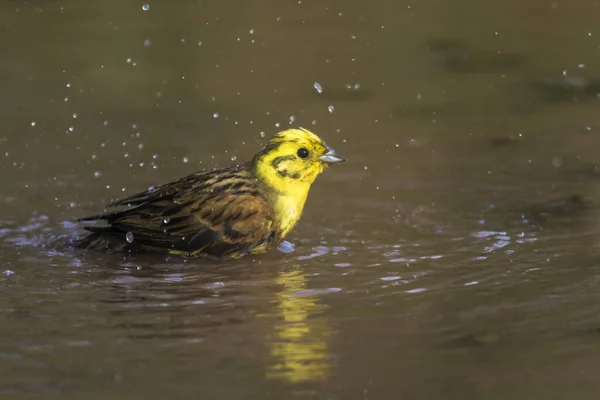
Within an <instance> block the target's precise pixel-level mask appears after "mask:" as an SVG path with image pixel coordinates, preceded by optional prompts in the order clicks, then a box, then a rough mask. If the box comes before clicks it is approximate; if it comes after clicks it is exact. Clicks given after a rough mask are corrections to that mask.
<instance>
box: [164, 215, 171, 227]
mask: <svg viewBox="0 0 600 400" xmlns="http://www.w3.org/2000/svg"><path fill="white" fill-rule="evenodd" d="M169 222H171V218H169V217H166V218H165V219H163V224H165V225H167V224H168V223H169Z"/></svg>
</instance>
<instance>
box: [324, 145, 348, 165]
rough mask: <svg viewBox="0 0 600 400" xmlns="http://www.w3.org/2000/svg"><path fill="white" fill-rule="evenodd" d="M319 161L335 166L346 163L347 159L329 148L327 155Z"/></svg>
mask: <svg viewBox="0 0 600 400" xmlns="http://www.w3.org/2000/svg"><path fill="white" fill-rule="evenodd" d="M319 160H321V161H323V162H324V163H327V164H335V163H339V162H344V161H346V159H345V158H344V157H343V156H342V155H341V154H339V153H336V151H335V150H333V149H332V148H330V147H327V149H326V151H325V153H324V154H323V155H322V156H321V157H319Z"/></svg>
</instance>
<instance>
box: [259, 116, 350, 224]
mask: <svg viewBox="0 0 600 400" xmlns="http://www.w3.org/2000/svg"><path fill="white" fill-rule="evenodd" d="M342 161H345V158H344V157H342V156H341V155H339V154H338V153H336V152H335V151H334V150H332V149H331V148H329V147H328V146H327V144H325V142H324V141H323V140H321V138H319V137H318V136H317V135H315V134H314V133H312V132H310V131H308V130H306V129H302V128H300V129H288V130H286V131H282V132H279V133H277V134H276V135H275V136H273V137H272V138H271V140H269V143H267V145H266V146H265V148H264V149H262V150H261V151H260V152H259V153H258V154H257V155H256V156H254V158H253V159H252V162H251V164H252V168H253V171H254V173H255V174H256V177H257V179H258V180H259V181H260V182H261V183H263V184H264V185H266V187H267V188H268V189H269V192H270V193H271V198H272V200H273V202H274V208H275V214H276V216H277V217H278V219H279V220H280V221H281V230H282V232H283V235H285V234H286V233H287V232H288V231H289V230H290V229H291V228H292V227H293V226H294V224H295V223H296V222H297V221H298V219H299V218H300V214H301V213H302V208H303V207H304V203H305V202H306V196H307V195H308V190H309V189H310V185H311V184H312V183H313V182H314V180H315V178H316V177H317V175H319V174H320V173H321V172H322V171H323V169H324V168H325V167H327V165H328V164H333V163H338V162H342Z"/></svg>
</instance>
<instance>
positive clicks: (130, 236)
mask: <svg viewBox="0 0 600 400" xmlns="http://www.w3.org/2000/svg"><path fill="white" fill-rule="evenodd" d="M125 240H127V243H133V233H131V232H127V233H126V234H125Z"/></svg>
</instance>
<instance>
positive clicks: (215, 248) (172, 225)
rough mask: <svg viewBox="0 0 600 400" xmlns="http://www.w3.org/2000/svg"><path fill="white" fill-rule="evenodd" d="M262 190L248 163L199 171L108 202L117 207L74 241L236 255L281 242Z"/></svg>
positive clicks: (94, 246)
mask: <svg viewBox="0 0 600 400" xmlns="http://www.w3.org/2000/svg"><path fill="white" fill-rule="evenodd" d="M267 197H268V193H265V190H264V188H263V187H262V186H261V185H260V183H259V182H258V181H257V179H256V177H255V176H254V174H253V172H252V168H251V166H250V165H249V164H242V165H236V166H232V167H227V168H222V169H215V170H209V171H200V172H197V173H194V174H191V175H188V176H186V177H184V178H181V179H178V180H175V181H172V182H170V183H167V184H164V185H161V186H158V187H155V188H150V189H148V190H146V191H144V192H141V193H137V194H135V195H133V196H131V197H128V198H125V199H122V200H118V201H116V202H114V203H111V204H109V207H125V208H122V209H120V210H116V211H111V212H106V213H104V214H100V215H95V216H91V217H87V218H82V219H81V220H80V221H93V220H103V221H106V223H107V225H106V226H87V227H86V228H85V229H87V230H88V231H90V232H92V233H91V234H90V235H89V236H87V237H85V238H83V239H81V240H80V241H79V242H78V243H77V245H78V246H79V247H83V248H91V249H97V250H100V249H102V250H108V251H122V250H128V249H131V250H134V249H141V250H150V251H162V252H167V253H171V254H181V255H185V256H196V255H201V254H203V255H207V256H214V257H219V258H223V257H224V258H239V257H242V256H244V255H246V254H254V253H261V252H263V251H266V250H267V249H268V248H270V247H272V246H273V245H275V244H276V243H278V242H279V241H280V240H281V232H280V231H279V229H278V226H277V225H278V224H277V223H276V221H275V218H274V215H273V209H272V206H271V204H270V202H269V200H268V198H267Z"/></svg>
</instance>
